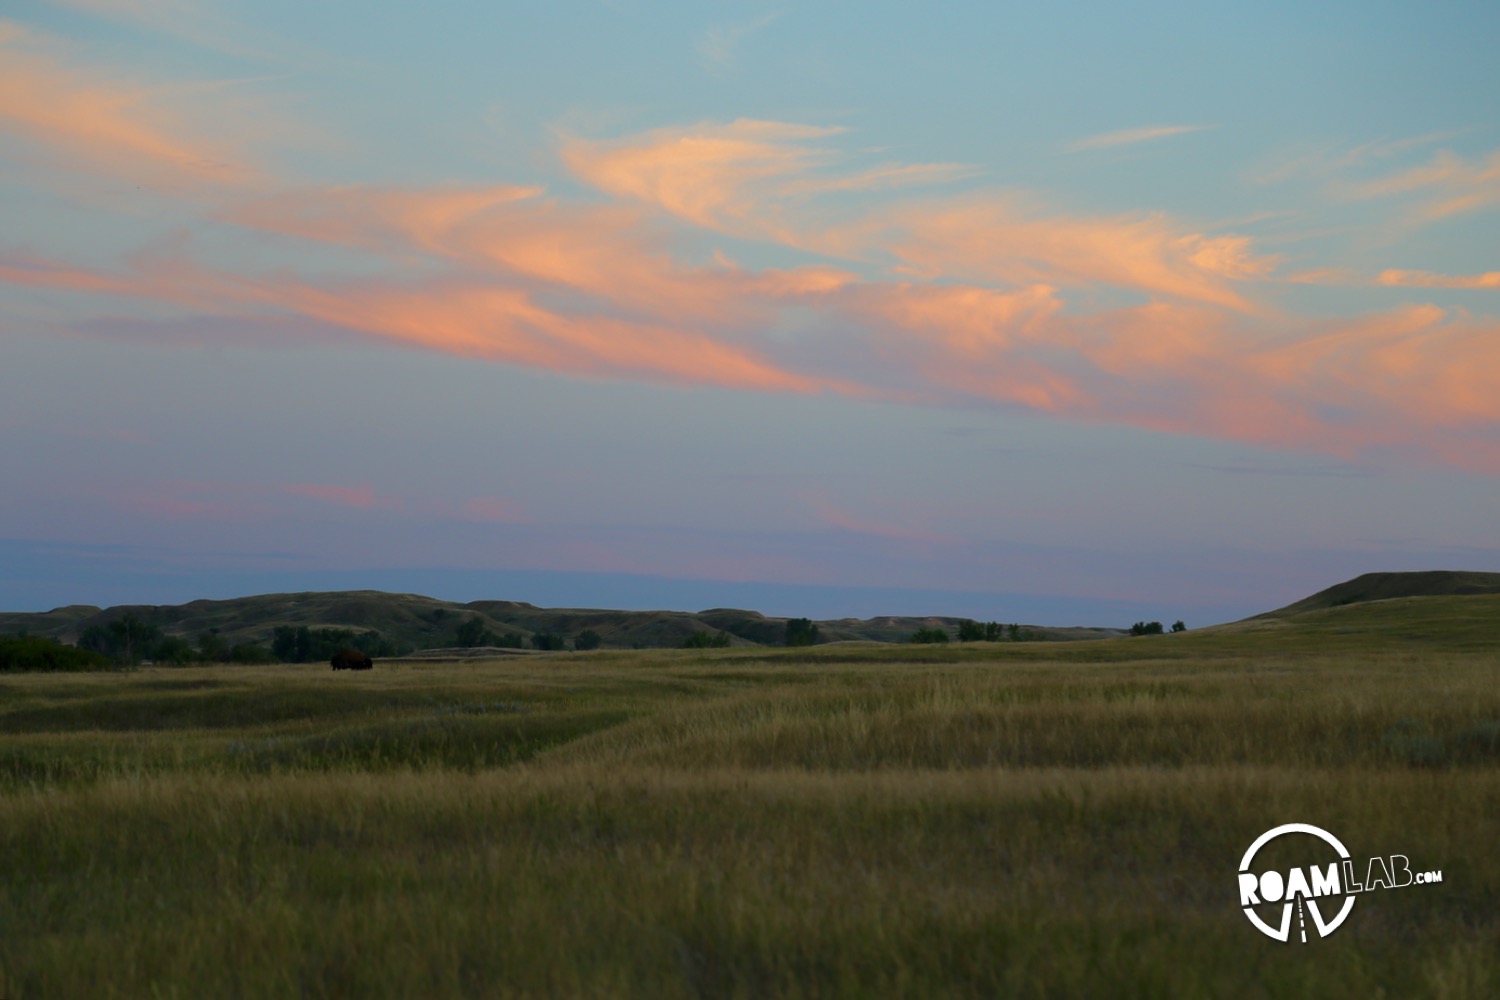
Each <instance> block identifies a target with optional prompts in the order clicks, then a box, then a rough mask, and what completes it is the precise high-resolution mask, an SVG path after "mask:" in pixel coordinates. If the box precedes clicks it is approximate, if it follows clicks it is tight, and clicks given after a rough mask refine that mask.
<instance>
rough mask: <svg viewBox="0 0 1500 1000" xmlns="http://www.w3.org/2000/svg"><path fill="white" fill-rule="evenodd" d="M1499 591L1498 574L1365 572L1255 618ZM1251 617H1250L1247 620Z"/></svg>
mask: <svg viewBox="0 0 1500 1000" xmlns="http://www.w3.org/2000/svg"><path fill="white" fill-rule="evenodd" d="M1475 594H1500V573H1471V572H1458V571H1453V570H1430V571H1427V572H1419V573H1365V574H1364V575H1363V576H1357V577H1355V578H1354V579H1352V580H1345V581H1344V582H1343V583H1339V584H1335V585H1333V586H1332V587H1329V588H1328V589H1327V590H1320V591H1318V592H1317V593H1316V594H1313V595H1312V596H1311V597H1304V598H1303V599H1302V600H1300V601H1297V602H1296V603H1294V604H1288V605H1287V606H1286V607H1284V608H1278V609H1276V610H1275V611H1267V612H1265V613H1264V614H1259V615H1256V616H1255V618H1291V617H1294V616H1296V615H1300V614H1302V613H1304V612H1307V611H1321V610H1323V609H1325V608H1338V607H1343V606H1344V605H1346V604H1363V603H1365V602H1367V601H1388V600H1393V599H1395V598H1398V597H1460V596H1472V595H1475ZM1251 620H1254V619H1251Z"/></svg>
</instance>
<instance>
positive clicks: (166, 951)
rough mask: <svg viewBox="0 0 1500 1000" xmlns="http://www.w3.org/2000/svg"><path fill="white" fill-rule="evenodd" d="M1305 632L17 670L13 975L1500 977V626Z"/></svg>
mask: <svg viewBox="0 0 1500 1000" xmlns="http://www.w3.org/2000/svg"><path fill="white" fill-rule="evenodd" d="M1348 610H1349V609H1335V611H1336V612H1347V611H1348ZM1342 620H1343V621H1344V622H1346V623H1347V622H1349V621H1350V620H1351V619H1350V618H1348V617H1347V616H1346V617H1344V618H1343V619H1342ZM1408 624H1410V623H1408ZM1336 627H1337V628H1345V627H1347V626H1346V625H1339V626H1336ZM1414 627H1415V626H1414ZM1321 628H1322V625H1321V624H1317V622H1315V627H1313V628H1312V629H1310V631H1309V633H1308V639H1307V641H1306V642H1305V643H1303V644H1302V645H1301V646H1300V647H1299V646H1298V645H1297V644H1295V643H1292V642H1290V641H1289V637H1291V636H1293V635H1294V634H1295V633H1294V632H1292V631H1289V630H1287V629H1286V628H1284V627H1281V626H1276V627H1274V628H1270V629H1267V630H1265V631H1262V632H1249V633H1244V634H1240V635H1235V634H1233V633H1227V634H1217V635H1215V634H1202V635H1194V634H1189V635H1188V636H1168V637H1161V638H1159V639H1150V638H1147V639H1122V640H1116V641H1113V642H1109V643H1088V644H1078V645H1077V646H1068V647H1057V646H1052V647H1045V646H1043V645H1042V644H1037V645H1029V644H995V645H986V644H975V645H973V646H970V647H967V648H950V649H947V650H936V651H934V650H930V649H923V650H915V649H891V648H881V647H873V646H844V645H840V646H834V647H814V648H812V649H806V650H784V651H764V650H749V651H737V650H726V651H713V652H704V651H691V652H688V651H683V652H654V653H649V654H647V653H639V654H635V653H632V654H626V653H616V654H586V655H570V656H555V657H539V658H531V659H528V660H526V661H523V662H517V661H497V662H487V663H481V664H469V663H465V664H436V665H421V666H416V665H412V666H402V665H399V664H396V665H382V666H379V667H377V669H376V670H375V671H372V672H370V673H369V674H367V675H361V676H349V675H342V674H341V675H331V673H330V672H328V671H309V670H307V669H306V668H292V667H276V668H264V669H233V668H226V669H220V670H209V669H187V670H175V671H166V670H162V671H155V670H142V671H138V672H136V673H132V674H112V675H69V676H41V675H29V676H16V677H5V678H0V699H3V700H0V706H3V708H0V789H3V791H0V995H3V996H7V997H32V996H37V997H51V996H72V995H90V996H167V997H171V996H183V997H187V996H193V997H198V996H209V995H212V996H229V997H233V996H247V997H248V996H257V997H258V996H267V995H288V994H299V995H309V996H376V997H378V996H413V995H421V996H494V995H508V996H601V995H611V996H616V995H620V996H623V995H649V996H664V997H678V996H681V997H690V996H764V995H789V996H869V995H909V996H932V995H957V996H965V995H968V996H994V995H1006V996H1012V995H1014V996H1023V997H1025V996H1036V997H1050V996H1077V995H1099V996H1104V995H1109V996H1199V995H1203V996H1228V995H1233V996H1267V997H1269V996H1286V995H1298V996H1301V995H1317V996H1361V997H1364V996H1381V995H1384V996H1446V997H1489V996H1494V995H1497V993H1500V855H1497V854H1496V852H1495V851H1494V850H1493V845H1494V844H1496V843H1500V744H1497V738H1496V734H1497V732H1500V686H1497V684H1496V680H1497V676H1500V655H1497V654H1496V653H1495V652H1494V646H1493V645H1491V646H1490V648H1489V651H1485V650H1484V649H1481V648H1478V646H1477V645H1476V644H1475V643H1474V640H1473V637H1472V635H1471V634H1470V633H1468V632H1467V631H1466V630H1464V629H1459V630H1458V631H1459V633H1462V634H1455V636H1454V642H1453V643H1452V644H1451V645H1445V643H1444V641H1443V640H1442V637H1441V636H1437V637H1429V638H1428V639H1427V640H1424V641H1423V642H1421V643H1419V644H1417V645H1415V646H1413V645H1407V644H1396V643H1393V642H1391V641H1389V640H1388V639H1385V638H1381V639H1380V640H1379V641H1366V643H1365V644H1364V646H1363V647H1359V648H1357V649H1354V648H1351V647H1350V646H1349V639H1348V637H1347V635H1346V634H1345V633H1340V632H1337V631H1331V632H1327V633H1324V632H1321V631H1319V629H1321ZM1088 647H1093V648H1088ZM1293 821H1300V822H1310V823H1315V824H1317V825H1319V826H1322V827H1324V828H1325V829H1328V830H1330V831H1332V832H1334V833H1335V834H1336V835H1338V836H1340V837H1341V838H1342V839H1344V841H1345V842H1346V843H1347V844H1348V845H1349V847H1350V848H1351V850H1352V851H1353V852H1354V854H1355V855H1356V856H1357V857H1359V856H1368V855H1372V854H1390V853H1402V854H1405V855H1407V856H1409V857H1410V858H1411V860H1412V864H1413V866H1414V867H1416V868H1419V869H1425V868H1441V869H1442V870H1443V871H1444V882H1443V883H1442V884H1440V885H1434V886H1413V887H1410V888H1405V889H1400V890H1392V891H1388V892H1381V893H1377V894H1373V895H1372V896H1371V897H1369V898H1361V900H1360V901H1359V903H1358V905H1357V906H1356V907H1355V910H1354V913H1353V915H1352V916H1351V918H1350V920H1349V922H1348V924H1346V925H1345V927H1344V928H1342V929H1341V930H1340V931H1338V932H1337V933H1336V934H1334V935H1333V936H1331V937H1330V938H1328V939H1326V940H1322V941H1315V942H1313V943H1310V944H1308V945H1306V946H1301V945H1284V944H1278V943H1275V942H1271V941H1269V940H1268V939H1266V938H1265V937H1263V936H1261V935H1260V934H1258V933H1257V932H1255V931H1254V929H1253V928H1252V927H1251V926H1250V925H1249V923H1248V922H1247V921H1246V920H1245V919H1244V917H1243V915H1242V914H1241V913H1240V912H1239V908H1238V900H1237V898H1236V889H1235V877H1234V876H1235V871H1236V868H1237V865H1238V862H1239V858H1240V855H1241V854H1242V853H1243V852H1244V850H1245V848H1246V847H1247V846H1248V845H1249V843H1250V842H1251V841H1252V840H1253V839H1254V838H1255V837H1256V836H1257V835H1259V834H1260V833H1261V832H1263V831H1264V830H1266V829H1268V828H1269V827H1272V826H1275V825H1279V824H1281V823H1286V822H1293Z"/></svg>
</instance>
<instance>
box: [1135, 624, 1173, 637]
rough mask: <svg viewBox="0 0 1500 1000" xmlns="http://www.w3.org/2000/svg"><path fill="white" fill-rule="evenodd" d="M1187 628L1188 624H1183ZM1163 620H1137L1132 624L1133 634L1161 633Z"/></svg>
mask: <svg viewBox="0 0 1500 1000" xmlns="http://www.w3.org/2000/svg"><path fill="white" fill-rule="evenodd" d="M1183 627H1184V628H1186V626H1183ZM1161 633H1162V627H1161V622H1136V623H1135V624H1134V625H1132V626H1130V634H1131V635H1161Z"/></svg>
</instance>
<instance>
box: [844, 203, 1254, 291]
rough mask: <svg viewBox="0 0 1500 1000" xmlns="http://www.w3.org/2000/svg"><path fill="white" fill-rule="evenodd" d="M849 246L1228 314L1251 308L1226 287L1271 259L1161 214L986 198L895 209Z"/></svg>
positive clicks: (964, 271)
mask: <svg viewBox="0 0 1500 1000" xmlns="http://www.w3.org/2000/svg"><path fill="white" fill-rule="evenodd" d="M886 218H887V220H888V223H889V224H888V226H887V228H886V229H885V231H884V232H880V233H878V234H877V235H874V236H866V235H863V234H856V235H855V237H854V241H855V242H860V241H863V242H866V243H867V244H873V245H876V246H878V245H880V244H882V243H883V244H884V247H885V249H887V250H888V252H889V253H891V254H892V255H893V256H895V257H896V258H897V259H899V260H900V261H902V262H903V263H904V264H906V265H908V266H909V267H911V268H914V269H916V271H917V273H920V274H923V275H926V276H928V277H929V278H937V277H951V278H960V279H969V280H973V279H980V280H986V281H999V282H1003V283H1005V284H1008V285H1029V284H1034V283H1038V282H1041V283H1046V284H1054V285H1075V286H1076V285H1089V284H1105V285H1113V286H1116V287H1120V288H1125V289H1131V290H1135V291H1139V292H1144V293H1147V294H1151V295H1168V296H1173V297H1176V298H1181V299H1187V300H1190V301H1198V302H1205V303H1209V304H1212V305H1217V306H1222V307H1225V308H1228V309H1233V310H1236V311H1242V312H1249V311H1253V309H1254V306H1253V305H1252V304H1251V303H1250V302H1249V301H1248V300H1247V299H1246V298H1245V297H1244V296H1243V295H1241V294H1240V293H1239V292H1238V291H1236V290H1235V289H1234V287H1233V286H1232V284H1231V282H1233V281H1237V280H1245V279H1254V278H1260V277H1262V276H1264V275H1266V274H1268V273H1269V272H1270V270H1271V269H1272V268H1273V267H1274V265H1275V261H1274V260H1273V259H1271V258H1267V257H1260V256H1257V255H1255V254H1254V253H1253V251H1252V249H1251V247H1250V242H1249V240H1248V239H1246V238H1244V237H1240V236H1206V235H1204V234H1201V233H1193V232H1185V231H1183V230H1181V229H1179V228H1177V227H1175V226H1173V225H1172V224H1171V223H1170V222H1169V221H1168V220H1167V219H1166V218H1165V217H1164V216H1161V215H1147V216H1140V217H1133V218H1132V217H1127V218H1114V219H1090V218H1068V217H1038V216H1036V215H1032V214H1029V213H1026V212H1023V211H1021V210H1020V209H1018V208H1017V207H1016V206H1015V205H1013V204H1012V203H1011V202H1010V201H1009V200H1007V199H997V198H994V197H993V196H982V197H970V198H964V199H956V200H953V201H949V202H945V203H939V204H933V205H923V206H910V207H902V208H899V209H893V210H889V211H888V212H887V213H886Z"/></svg>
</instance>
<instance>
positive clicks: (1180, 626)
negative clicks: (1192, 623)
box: [1172, 618, 1187, 632]
mask: <svg viewBox="0 0 1500 1000" xmlns="http://www.w3.org/2000/svg"><path fill="white" fill-rule="evenodd" d="M1172 631H1173V632H1186V631H1187V625H1186V623H1184V622H1183V620H1182V619H1181V618H1179V619H1177V620H1176V621H1175V622H1173V623H1172Z"/></svg>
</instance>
